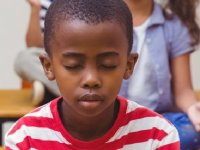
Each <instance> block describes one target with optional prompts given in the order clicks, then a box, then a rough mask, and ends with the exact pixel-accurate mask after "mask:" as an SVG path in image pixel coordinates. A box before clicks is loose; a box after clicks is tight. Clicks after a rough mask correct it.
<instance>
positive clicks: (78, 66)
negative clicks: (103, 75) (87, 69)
mask: <svg viewBox="0 0 200 150" xmlns="http://www.w3.org/2000/svg"><path fill="white" fill-rule="evenodd" d="M83 67H84V66H82V65H75V66H65V68H66V69H67V70H71V71H73V70H74V71H75V70H80V69H82V68H83ZM98 67H99V68H100V69H103V70H113V69H115V68H117V65H103V64H102V65H99V66H98Z"/></svg>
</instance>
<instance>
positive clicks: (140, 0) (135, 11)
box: [124, 0, 153, 26]
mask: <svg viewBox="0 0 200 150" xmlns="http://www.w3.org/2000/svg"><path fill="white" fill-rule="evenodd" d="M124 1H125V3H126V4H127V5H128V7H129V9H130V11H131V13H132V16H133V25H134V26H139V25H141V24H143V23H144V22H145V21H146V19H148V18H149V17H150V16H151V13H152V10H153V0H124Z"/></svg>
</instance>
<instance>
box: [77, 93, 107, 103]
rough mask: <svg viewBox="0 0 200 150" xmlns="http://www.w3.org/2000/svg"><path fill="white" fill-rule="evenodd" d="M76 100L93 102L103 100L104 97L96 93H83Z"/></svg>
mask: <svg viewBox="0 0 200 150" xmlns="http://www.w3.org/2000/svg"><path fill="white" fill-rule="evenodd" d="M78 100H79V101H85V102H95V101H103V100H104V97H103V96H100V95H98V94H85V95H82V96H81V97H80V98H79V99H78Z"/></svg>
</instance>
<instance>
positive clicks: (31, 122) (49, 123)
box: [8, 116, 58, 135]
mask: <svg viewBox="0 0 200 150" xmlns="http://www.w3.org/2000/svg"><path fill="white" fill-rule="evenodd" d="M23 125H25V126H29V127H38V128H42V127H45V128H49V129H52V130H56V131H58V129H57V127H56V126H55V124H54V120H53V119H51V118H44V117H32V116H31V117H30V116H28V117H24V118H23V119H20V120H19V121H18V122H17V124H16V125H15V126H14V127H13V128H12V130H11V131H10V132H9V133H8V135H10V134H13V133H15V132H16V131H17V130H19V129H20V128H21V126H23Z"/></svg>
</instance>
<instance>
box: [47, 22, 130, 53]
mask: <svg viewBox="0 0 200 150" xmlns="http://www.w3.org/2000/svg"><path fill="white" fill-rule="evenodd" d="M52 39H53V40H52V42H51V45H52V46H51V47H52V49H57V50H58V49H62V48H66V47H76V46H79V47H90V48H91V47H94V48H96V47H103V46H108V47H109V46H111V47H112V46H114V47H115V48H117V47H118V48H119V47H121V50H128V39H127V37H126V33H125V28H124V27H123V26H122V25H120V24H119V23H117V22H114V21H107V22H101V23H97V24H88V23H86V22H84V21H80V20H74V21H62V22H60V23H59V25H57V27H56V29H55V32H54V35H53V37H52ZM55 47H56V48H55Z"/></svg>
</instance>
